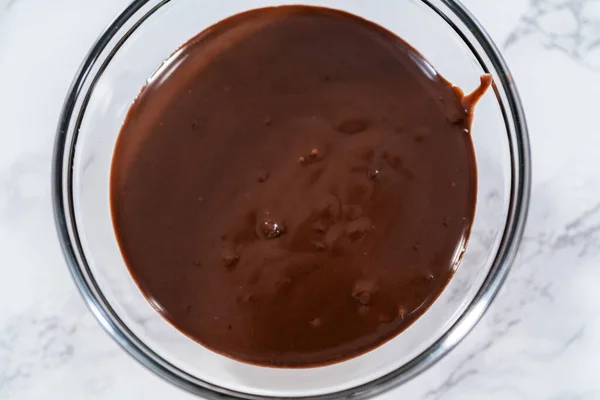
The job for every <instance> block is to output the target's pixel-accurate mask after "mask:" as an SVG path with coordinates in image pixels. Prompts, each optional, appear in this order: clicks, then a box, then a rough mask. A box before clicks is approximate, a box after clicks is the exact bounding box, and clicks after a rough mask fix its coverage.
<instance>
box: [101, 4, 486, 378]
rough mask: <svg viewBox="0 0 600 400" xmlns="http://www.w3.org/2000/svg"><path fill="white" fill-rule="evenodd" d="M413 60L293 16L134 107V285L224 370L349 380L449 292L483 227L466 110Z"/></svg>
mask: <svg viewBox="0 0 600 400" xmlns="http://www.w3.org/2000/svg"><path fill="white" fill-rule="evenodd" d="M490 83H491V81H490V78H489V77H485V78H484V79H482V86H481V87H480V88H479V89H478V90H477V91H475V92H474V93H473V94H472V95H469V96H470V97H469V96H463V94H462V92H461V91H460V90H458V89H456V88H454V87H452V86H451V85H450V84H449V83H448V82H447V81H445V80H444V79H443V78H442V77H440V76H439V75H438V74H436V73H435V71H434V70H433V69H432V67H431V66H430V65H429V64H428V63H427V61H426V60H425V59H424V58H423V57H422V56H421V55H420V54H419V53H418V52H417V51H416V50H414V49H413V48H412V47H410V46H409V45H408V44H407V43H405V42H404V41H402V40H401V39H399V38H398V37H396V36H394V35H393V34H391V33H390V32H388V31H386V30H384V29H383V28H381V27H379V26H377V25H375V24H373V23H370V22H367V21H365V20H363V19H360V18H357V17H354V16H352V15H349V14H346V13H342V12H339V11H333V10H328V9H322V8H313V7H305V6H289V7H278V8H266V9H260V10H254V11H250V12H247V13H243V14H239V15H236V16H233V17H231V18H229V19H227V20H224V21H222V22H220V23H218V24H216V25H215V26H213V27H211V28H210V29H207V30H206V31H204V32H203V33H201V34H199V35H198V36H196V37H195V38H193V39H192V40H190V41H189V42H188V43H186V44H185V45H184V46H183V47H182V48H181V49H180V50H179V51H177V52H176V53H175V54H174V55H173V56H172V58H171V59H169V60H168V62H167V63H165V64H164V65H163V67H161V69H160V70H159V71H157V73H156V74H155V76H153V78H152V79H151V80H150V81H149V83H148V85H147V86H146V87H145V88H144V89H143V90H142V92H141V93H140V95H139V97H138V98H137V100H136V101H135V102H134V104H133V105H132V106H131V109H130V111H129V114H128V116H127V119H126V121H125V124H124V125H123V128H122V131H121V134H120V136H119V139H118V142H117V146H116V149H115V153H114V160H113V166H112V181H111V205H112V212H113V219H114V226H115V231H116V234H117V238H118V241H119V244H120V247H121V250H122V253H123V256H124V258H125V260H126V263H127V265H128V267H129V268H130V270H131V273H132V275H133V276H134V278H135V280H136V281H137V283H138V284H139V287H140V288H141V290H142V291H143V293H144V294H145V295H146V296H147V297H148V298H149V299H151V302H152V304H153V305H155V306H156V308H157V310H158V311H159V312H160V313H161V314H162V315H163V316H164V317H165V318H167V319H168V320H169V321H170V322H171V323H172V324H173V325H174V326H176V327H177V328H178V329H179V330H181V331H182V332H183V333H185V334H186V335H188V336H189V337H191V338H192V339H194V340H196V341H198V342H199V343H202V344H203V345H205V346H206V347H208V348H209V349H211V350H214V351H216V352H218V353H221V354H224V355H227V356H230V357H233V358H235V359H238V360H241V361H244V362H250V363H255V364H260V365H269V366H285V367H300V366H301V367H306V366H315V365H322V364H326V363H331V362H336V361H341V360H344V359H347V358H349V357H353V356H356V355H359V354H361V353H364V352H366V351H368V350H371V349H373V348H375V347H377V346H379V345H381V344H382V343H384V342H385V341H387V340H389V339H391V338H393V337H394V336H396V335H398V333H400V332H401V331H402V330H404V329H405V328H406V327H408V326H409V325H410V324H411V323H413V322H414V321H415V320H416V319H417V318H418V317H419V316H421V315H422V314H423V313H424V312H425V311H426V310H427V309H428V307H429V306H431V304H432V303H433V302H434V300H435V299H436V298H437V297H438V296H439V294H440V293H441V292H442V290H443V289H444V287H445V286H446V284H447V283H448V281H449V280H450V278H451V277H452V274H453V271H454V269H455V268H456V266H457V263H458V262H459V257H460V254H462V250H463V246H464V245H465V243H466V240H467V238H468V235H469V230H470V225H471V222H472V220H473V215H474V208H475V200H476V199H475V197H476V169H475V159H474V154H473V146H472V143H471V138H470V135H469V133H468V132H469V129H470V124H471V109H472V107H473V106H474V103H475V102H476V100H477V99H478V97H479V96H481V95H482V94H483V92H484V91H485V88H487V86H489V84H490Z"/></svg>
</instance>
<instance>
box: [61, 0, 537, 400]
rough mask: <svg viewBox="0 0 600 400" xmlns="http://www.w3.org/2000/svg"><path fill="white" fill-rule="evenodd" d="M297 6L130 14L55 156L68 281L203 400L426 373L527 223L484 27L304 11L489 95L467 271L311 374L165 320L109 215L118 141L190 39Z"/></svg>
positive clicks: (84, 77)
mask: <svg viewBox="0 0 600 400" xmlns="http://www.w3.org/2000/svg"><path fill="white" fill-rule="evenodd" d="M288 3H292V4H293V3H296V1H295V0H291V1H290V0H284V1H281V0H244V1H240V0H220V1H208V0H206V1H201V0H136V1H134V2H133V3H132V4H131V5H130V6H129V7H127V9H126V10H125V11H124V12H123V13H122V14H121V15H119V16H118V18H117V19H116V20H115V21H114V22H113V23H112V24H111V25H110V26H109V27H108V28H107V29H106V31H105V32H104V33H103V34H102V35H101V36H100V38H99V39H98V41H97V42H96V44H95V45H94V46H93V47H92V49H91V50H90V52H89V54H88V56H87V57H86V59H85V60H84V62H83V65H82V66H81V68H80V70H79V72H78V73H77V76H76V77H75V80H74V82H73V85H72V87H71V89H70V91H69V94H68V97H67V99H66V103H65V106H64V110H63V114H62V117H61V119H60V124H59V128H58V135H57V140H56V147H55V158H54V171H53V196H54V207H55V216H56V222H57V226H58V232H59V236H60V239H61V241H62V245H63V249H64V252H65V255H66V259H67V262H68V265H69V267H70V270H71V273H72V275H73V278H74V280H75V282H76V284H77V286H78V287H79V290H80V291H81V293H82V294H83V297H84V298H85V300H86V302H87V304H88V306H89V307H90V309H91V310H92V312H93V313H94V315H95V316H96V318H97V319H98V320H99V321H100V323H101V324H102V326H103V327H104V328H105V329H106V330H107V331H108V333H109V334H110V335H111V336H112V337H113V338H114V339H115V340H116V341H117V342H118V343H119V344H120V345H121V346H122V347H123V348H124V349H125V350H126V351H127V352H128V353H129V354H131V355H132V356H133V357H134V358H136V359H137V360H138V361H140V362H141V363H142V364H144V365H145V366H146V367H148V368H149V369H150V370H152V371H154V372H155V373H157V374H158V375H160V376H162V377H163V378H165V379H167V380H168V381H170V382H172V383H174V384H176V385H178V386H180V387H182V388H184V389H187V390H189V391H190V392H193V393H196V394H198V395H200V396H203V397H205V398H208V399H274V398H302V399H339V398H352V399H365V398H369V397H372V396H375V395H377V394H379V393H382V392H384V391H386V390H389V389H390V388H393V387H394V386H396V385H399V384H401V383H402V382H405V381H407V380H408V379H410V378H412V377H414V376H415V375H417V374H418V373H420V372H422V371H423V370H425V369H426V368H427V367H429V366H431V365H432V364H433V363H435V362H436V361H438V360H439V359H440V358H441V357H442V356H443V355H444V354H446V353H447V352H448V351H449V350H450V349H452V348H453V347H454V346H456V344H457V343H458V342H459V341H460V340H461V339H462V338H464V337H465V335H466V334H467V333H468V332H469V330H470V329H471V328H472V327H473V326H474V325H475V324H476V323H477V321H478V320H479V319H480V317H481V316H482V314H483V313H484V311H485V310H486V308H487V307H488V306H489V305H490V302H491V301H492V299H493V298H494V296H495V295H496V293H497V292H498V290H499V288H500V286H501V284H502V282H503V281H504V278H505V277H506V274H507V273H508V270H509V267H510V264H511V262H512V260H513V258H514V256H515V253H516V251H517V248H518V245H519V241H520V239H521V234H522V231H523V226H524V223H525V218H526V212H527V205H528V198H529V187H530V160H529V147H528V138H527V129H526V125H525V119H524V116H523V110H522V108H521V103H520V101H519V97H518V95H517V91H516V89H515V86H514V82H513V80H512V79H511V75H510V73H509V72H508V69H507V68H506V65H505V63H504V61H503V60H502V57H501V56H500V54H499V52H498V50H497V49H496V47H495V46H494V44H493V43H492V42H491V40H490V39H489V37H488V35H487V34H486V33H485V32H484V31H483V29H482V28H481V26H480V25H479V24H478V23H477V22H476V21H475V20H474V19H473V17H472V16H471V15H470V14H469V13H468V12H467V11H466V10H465V8H464V7H463V6H461V5H460V4H459V3H457V2H455V1H451V0H371V1H368V2H367V1H364V0H306V1H304V3H306V4H308V5H317V6H325V7H330V8H336V9H341V10H344V11H347V12H350V13H352V14H355V15H359V16H362V17H363V18H366V19H368V20H370V21H373V22H375V23H377V24H379V25H381V26H383V27H384V28H386V29H388V30H390V31H392V32H394V33H396V34H397V35H398V36H400V37H401V38H403V39H405V40H406V41H408V42H409V43H410V44H412V45H413V46H414V47H415V48H416V49H417V50H419V51H420V52H421V53H422V54H423V55H424V56H425V57H426V58H428V59H429V61H430V62H431V64H432V65H433V66H434V67H435V68H436V69H437V70H438V72H440V73H441V74H442V75H443V76H444V77H445V78H447V79H448V80H450V81H451V82H453V83H454V84H456V85H458V86H459V87H461V88H463V89H464V90H465V91H471V90H472V89H474V88H475V87H476V86H477V84H478V82H479V76H480V75H482V74H484V73H490V74H492V76H493V78H494V82H495V85H494V86H493V90H490V91H489V92H488V93H487V94H486V95H485V96H484V97H483V99H482V100H481V101H480V103H479V104H478V105H477V108H476V110H475V117H474V118H475V119H474V124H473V128H472V136H473V142H474V147H475V153H476V159H477V165H478V173H479V176H478V191H477V196H478V200H477V210H476V214H475V219H474V224H473V227H472V232H471V238H470V241H469V243H468V246H467V248H466V252H465V254H464V258H463V260H462V263H461V264H460V266H459V267H458V268H457V270H456V273H455V276H454V278H453V279H452V280H451V281H450V283H449V284H448V286H447V287H446V289H445V290H444V292H443V293H442V295H441V296H440V297H439V298H438V300H437V301H436V302H435V303H434V304H433V306H432V307H431V308H430V309H429V310H428V311H427V312H426V313H425V314H424V315H423V316H422V317H421V318H420V319H418V320H417V321H416V322H415V323H414V324H413V325H412V326H410V327H409V328H408V329H407V330H405V331H404V332H402V333H401V334H400V335H398V336H397V337H396V338H394V339H392V340H391V341H389V342H387V343H385V344H384V345H382V346H380V347H378V348H377V349H375V350H373V351H370V352H368V353H366V354H364V355H362V356H359V357H356V358H353V359H351V360H348V361H344V362H341V363H338V364H334V365H329V366H325V367H319V368H308V369H276V368H266V367H258V366H254V365H248V364H244V363H241V362H238V361H235V360H232V359H229V358H226V357H223V356H221V355H218V354H215V353H213V352H211V351H210V350H208V349H206V348H205V347H203V346H201V345H199V344H198V343H196V342H194V341H192V340H191V339H189V338H187V337H186V336H185V335H183V334H182V333H181V332H179V331H178V330H177V329H175V328H174V327H173V326H171V325H170V324H169V323H168V322H167V321H166V320H164V319H163V318H162V317H161V316H160V315H159V314H158V313H157V312H156V311H155V310H154V309H153V307H152V305H150V304H149V303H148V301H147V300H146V298H145V297H144V296H143V295H142V293H141V292H140V290H139V289H138V287H137V286H136V284H135V282H134V281H133V279H132V277H131V276H130V274H129V272H128V269H127V268H126V266H125V264H124V261H123V258H122V256H121V253H120V250H119V247H118V244H117V241H116V239H115V234H114V231H113V226H112V219H111V214H110V207H109V172H110V165H111V159H112V154H113V149H114V146H115V141H116V138H117V135H118V133H119V129H120V127H121V124H122V123H123V121H124V118H125V115H126V113H127V110H128V109H129V106H130V105H131V103H132V101H133V100H134V99H135V97H136V95H137V94H138V93H139V91H140V89H141V88H142V86H143V85H144V84H145V82H146V81H147V80H148V79H149V77H150V76H151V75H152V74H153V72H154V71H155V70H156V69H157V68H158V67H159V66H160V65H161V63H162V62H163V61H164V60H166V59H167V58H168V57H169V56H170V55H171V54H172V53H173V52H174V51H175V50H176V49H177V48H178V47H179V46H180V45H182V44H183V43H184V42H186V41H187V40H188V39H190V38H191V37H193V36H194V35H196V34H197V33H199V32H200V31H202V30H204V29H205V28H207V27H209V26H211V25H213V24H214V23H216V22H218V21H220V20H222V19H224V18H226V17H228V16H231V15H233V14H236V13H239V12H242V11H246V10H249V9H253V8H260V7H265V6H277V5H283V4H288Z"/></svg>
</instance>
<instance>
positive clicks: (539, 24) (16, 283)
mask: <svg viewBox="0 0 600 400" xmlns="http://www.w3.org/2000/svg"><path fill="white" fill-rule="evenodd" d="M390 1H392V0H390ZM126 3H127V0H103V1H100V0H53V1H51V2H50V1H47V0H0V121H1V122H0V138H1V139H2V144H1V145H0V269H1V270H2V278H0V399H9V400H16V399H26V400H34V399H63V400H70V399H111V400H120V399H123V400H125V399H137V398H146V399H150V400H152V399H157V400H158V399H165V398H167V399H176V400H179V399H181V400H184V399H193V398H194V397H192V396H191V395H189V394H187V393H184V392H183V391H181V390H179V389H177V388H174V387H172V386H170V385H169V384H167V383H166V382H164V381H162V380H160V379H159V378H157V377H156V376H154V375H153V374H152V373H150V372H148V371H147V370H145V369H144V368H143V367H142V366H140V365H139V364H137V363H136V362H135V361H134V360H133V359H131V358H130V357H129V356H128V355H126V354H125V353H124V352H123V351H122V350H120V348H118V347H117V345H116V344H115V343H114V342H113V341H112V340H111V339H110V338H109V337H108V335H107V334H105V333H104V332H103V331H102V329H101V328H100V326H99V325H98V323H97V322H96V321H95V320H94V318H93V317H92V315H91V313H90V312H88V310H87V309H86V307H85V305H84V304H83V301H82V299H81V298H80V296H79V294H78V292H77V291H76V289H75V286H74V284H73V283H72V282H71V278H70V276H69V274H68V271H67V268H66V265H65V262H64V260H63V257H62V253H61V251H60V248H59V244H58V241H57V238H56V234H55V229H54V222H53V218H52V211H51V201H50V160H51V152H52V144H53V140H54V129H55V126H56V123H57V119H58V114H59V112H60V109H61V106H62V102H63V98H64V96H65V93H66V90H67V88H68V86H69V84H70V82H71V79H72V77H73V75H74V73H75V71H76V69H77V67H78V65H79V63H80V61H81V60H82V58H83V56H84V55H85V53H86V52H87V50H88V48H89V47H90V45H91V43H92V42H93V40H94V39H95V38H96V37H97V35H98V34H99V33H100V31H101V30H102V28H103V27H104V26H105V25H106V24H107V23H108V22H109V21H110V20H111V19H112V18H113V17H114V16H115V15H116V14H117V13H118V12H119V11H120V10H121V9H122V8H123V7H124V5H125V4H126ZM465 3H466V5H467V6H468V7H469V8H470V9H471V10H472V11H473V13H474V14H475V15H476V16H477V17H478V18H479V19H480V20H481V22H482V23H483V25H484V26H485V27H486V28H487V29H488V31H489V32H490V34H491V35H492V37H493V38H494V40H495V41H496V43H497V44H498V45H499V46H500V47H501V48H502V50H503V52H504V54H505V57H506V60H507V62H508V64H509V66H510V68H511V69H512V72H513V75H514V79H515V80H516V82H517V84H518V87H519V89H520V92H521V96H522V99H523V102H524V105H525V111H526V114H527V118H528V122H529V127H530V134H531V144H532V150H533V169H534V176H533V191H532V204H531V209H530V217H529V221H528V224H527V229H526V233H525V240H524V242H523V246H522V248H521V251H520V254H519V256H518V259H517V261H516V263H515V265H514V267H513V269H512V271H511V273H510V276H509V278H508V281H507V282H506V284H505V286H504V287H503V289H502V291H501V292H500V294H499V296H498V298H497V300H496V301H495V303H494V304H493V306H492V307H491V309H490V310H489V312H488V313H487V314H486V315H485V317H484V318H483V320H482V321H481V323H480V324H479V325H478V326H477V327H476V328H475V329H474V331H473V332H472V333H471V334H470V335H469V336H468V337H467V338H466V339H465V340H464V341H463V342H462V343H461V344H460V345H459V346H458V347H457V348H456V349H455V350H454V351H453V352H451V353H450V354H449V355H448V356H447V357H445V358H444V359H443V360H442V361H441V362H440V363H438V364H437V365H435V366H434V367H433V368H431V369H429V370H428V371H426V372H425V373H424V374H422V375H421V376H419V377H418V378H417V379H415V380H413V381H411V382H409V383H408V384H406V385H404V386H402V387H401V388H399V389H398V390H396V391H394V392H392V393H389V394H387V395H385V396H382V397H381V398H382V399H387V400H391V399H400V398H402V399H423V400H437V399H444V400H446V399H448V400H454V399H461V400H464V399H527V400H531V399H556V400H559V399H560V400H563V399H564V400H572V399H580V400H592V399H600V379H598V378H599V376H600V375H599V373H598V371H600V291H598V290H597V287H598V285H599V283H600V158H599V157H598V150H597V149H598V148H600V127H599V124H598V115H599V114H600V108H599V104H600V102H599V100H598V99H599V98H600V0H468V1H465Z"/></svg>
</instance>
